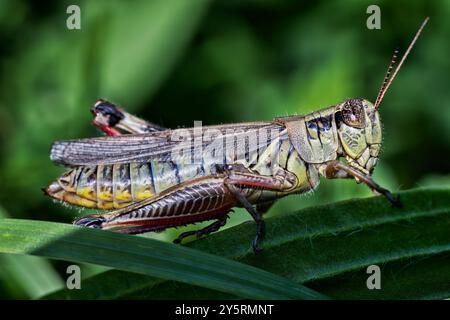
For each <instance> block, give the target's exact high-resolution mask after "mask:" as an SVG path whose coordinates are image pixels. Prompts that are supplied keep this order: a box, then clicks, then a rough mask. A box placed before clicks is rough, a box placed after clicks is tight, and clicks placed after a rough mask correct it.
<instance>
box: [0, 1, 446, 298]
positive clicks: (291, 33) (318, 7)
mask: <svg viewBox="0 0 450 320" xmlns="http://www.w3.org/2000/svg"><path fill="white" fill-rule="evenodd" d="M70 4H78V5H79V6H80V8H81V30H68V29H67V28H66V19H67V17H68V14H67V13H66V8H67V7H68V5H70ZM370 4H378V5H379V6H380V8H381V27H382V28H381V30H368V29H367V28H366V19H367V17H368V14H366V8H367V6H368V5H370ZM426 16H430V22H429V24H428V26H427V27H426V29H425V31H424V33H423V34H422V37H421V38H420V39H419V41H418V42H417V44H416V47H415V48H414V50H413V51H412V53H411V55H410V57H409V58H408V60H407V61H406V63H405V65H404V66H403V68H402V70H401V71H400V73H399V75H398V77H397V79H396V80H395V81H394V83H393V85H392V86H391V89H390V91H389V92H388V93H387V95H386V97H385V99H384V102H383V104H382V105H381V109H380V111H381V116H382V120H383V124H384V144H383V152H382V155H381V159H380V162H379V165H378V167H377V169H376V170H375V174H374V177H375V179H376V180H377V181H378V182H379V183H380V184H382V185H383V186H385V187H388V188H389V189H391V190H393V191H397V190H400V189H409V188H414V187H420V186H450V175H449V172H450V170H449V169H450V161H449V155H450V125H449V123H450V90H449V83H450V81H449V80H450V59H449V53H450V43H449V39H450V19H448V17H449V16H450V1H439V0H435V1H395V3H394V2H393V1H356V0H348V1H315V2H311V1H294V0H287V1H275V0H268V1H262V0H242V1H237V0H227V1H225V0H222V1H208V0H170V1H163V0H161V1H150V0H149V1H132V2H131V1H56V0H54V1H46V6H42V3H41V2H39V1H12V0H1V1H0V68H1V69H0V70H1V72H0V76H1V78H0V181H1V184H0V207H1V208H2V209H1V211H0V215H3V216H9V217H14V218H26V219H40V220H51V221H60V222H68V223H69V222H70V221H71V220H72V219H73V218H74V217H75V216H78V215H80V214H81V213H80V211H79V210H78V209H73V208H67V207H64V206H61V205H59V204H56V203H54V202H53V201H51V200H50V199H49V198H47V197H45V196H44V195H43V193H42V192H41V188H42V187H44V186H46V185H47V184H48V183H49V182H51V181H52V180H53V179H54V178H56V177H57V176H58V175H60V174H61V173H62V172H63V171H64V169H63V168H61V167H57V166H55V165H53V164H52V163H51V162H50V160H49V149H50V145H51V143H52V142H53V141H55V140H61V139H72V138H80V137H91V136H98V135H100V133H99V132H98V131H97V130H96V129H95V128H94V127H93V126H92V125H91V124H90V122H91V114H90V112H89V108H90V106H91V105H92V104H93V103H94V102H95V100H96V99H97V98H100V97H102V98H106V99H108V100H111V101H113V102H115V103H117V104H119V105H121V106H123V107H124V108H125V109H127V110H128V111H131V112H133V113H135V114H137V115H139V116H140V117H143V118H145V119H148V120H149V121H152V122H155V123H158V124H161V125H163V126H166V127H170V128H176V127H180V126H185V127H190V126H192V125H193V121H194V120H202V121H203V124H205V125H206V124H218V123H229V122H241V121H253V120H270V119H273V118H274V117H278V116H283V115H291V114H305V113H309V112H311V111H314V110H318V109H320V108H322V107H327V106H329V105H333V104H336V103H339V102H341V101H343V100H344V99H347V98H351V97H364V98H367V99H369V100H371V101H374V100H375V97H376V95H377V92H378V89H379V87H380V84H381V81H382V79H383V76H384V74H385V71H386V69H387V66H388V64H389V61H390V58H391V55H392V52H393V50H394V49H395V48H396V47H399V48H400V52H401V53H403V52H404V50H405V48H406V47H407V45H408V44H409V42H410V41H411V39H412V37H413V35H414V33H415V32H416V30H417V29H418V27H419V25H420V23H421V22H422V21H423V19H424V18H425V17H426ZM366 196H371V192H370V191H369V190H368V189H367V188H366V187H365V186H362V185H357V184H355V183H354V182H352V181H322V184H321V185H320V186H319V188H318V189H317V190H316V191H315V192H314V193H311V194H308V195H302V196H292V197H289V198H286V199H283V200H281V201H280V202H279V203H277V205H276V206H275V207H274V208H273V209H272V210H271V211H270V212H269V213H268V214H269V215H275V214H283V212H290V211H294V210H297V209H299V208H302V207H306V206H311V205H316V204H322V203H329V202H333V201H337V200H342V199H349V198H354V197H366ZM84 213H88V211H83V213H82V214H84ZM247 219H250V217H249V216H248V215H247V214H245V213H244V212H242V211H237V212H236V213H235V214H233V217H232V220H231V224H230V225H233V224H237V223H240V222H241V221H243V220H247ZM179 232H181V230H180V229H179V230H176V231H167V232H165V233H162V234H158V235H147V236H152V237H158V238H159V239H164V240H167V241H169V240H170V239H172V238H173V237H174V236H175V234H176V233H179ZM20 258H23V257H20ZM14 259H15V258H12V259H11V257H10V256H6V255H3V256H0V297H7V298H23V297H36V296H39V295H40V294H42V293H45V292H48V291H51V290H52V289H53V288H55V287H58V286H60V285H62V282H61V278H60V276H61V275H64V271H65V266H66V265H67V264H66V263H62V262H58V263H56V262H51V264H50V263H49V262H48V261H46V260H43V259H40V258H31V259H29V260H27V263H26V264H25V265H26V266H27V267H30V268H32V269H33V268H34V270H37V271H36V272H37V273H39V272H41V279H40V280H39V279H38V280H36V279H34V280H29V281H28V282H27V281H24V280H23V277H25V276H24V274H26V272H25V271H23V270H22V271H21V270H20V268H18V267H17V266H19V265H21V266H23V265H24V263H22V260H20V261H19V262H17V261H16V260H14ZM26 259H28V257H27V258H26ZM84 270H85V271H86V272H84V273H83V275H84V276H88V275H90V274H92V273H95V272H98V271H99V268H98V267H94V266H86V267H85V269H84ZM38 278H39V277H38ZM21 279H22V280H21ZM33 281H35V282H36V281H38V282H37V283H34V284H33Z"/></svg>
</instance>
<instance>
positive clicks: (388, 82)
mask: <svg viewBox="0 0 450 320" xmlns="http://www.w3.org/2000/svg"><path fill="white" fill-rule="evenodd" d="M429 19H430V18H429V17H426V18H425V20H424V21H423V22H422V25H421V26H420V28H419V30H417V33H416V35H415V36H414V38H413V40H412V41H411V43H410V44H409V47H408V49H406V51H405V53H404V54H403V57H402V59H401V60H400V62H399V64H398V65H397V67H396V68H395V70H394V73H393V74H392V76H390V74H391V71H392V68H393V67H394V65H395V62H396V59H397V54H398V50H395V52H394V55H393V57H392V60H391V63H390V65H389V68H388V71H387V72H386V76H385V77H384V80H383V83H382V84H381V88H380V91H379V92H378V96H377V99H376V100H375V110H378V108H379V107H380V104H381V101H382V100H383V97H384V95H385V94H386V92H387V90H388V89H389V87H390V86H391V84H392V81H393V80H394V78H395V76H396V75H397V72H398V71H399V70H400V67H401V66H402V64H403V62H405V60H406V57H407V56H408V55H409V53H410V51H411V49H412V48H413V47H414V44H415V43H416V41H417V39H418V38H419V36H420V34H421V33H422V30H423V28H424V27H425V25H426V24H427V22H428V20H429Z"/></svg>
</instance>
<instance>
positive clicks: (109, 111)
mask: <svg viewBox="0 0 450 320" xmlns="http://www.w3.org/2000/svg"><path fill="white" fill-rule="evenodd" d="M91 112H92V114H93V115H94V120H93V124H94V126H96V127H97V128H99V129H100V130H102V131H103V132H104V133H106V134H107V135H108V136H113V137H115V136H118V135H121V134H122V133H121V132H120V131H119V130H117V129H120V130H121V131H123V132H126V133H149V132H155V131H162V130H166V128H163V127H160V126H158V125H156V124H153V123H151V122H148V121H145V120H143V119H140V118H138V117H135V116H133V115H131V114H129V113H128V112H126V111H124V110H123V109H121V108H119V107H118V106H116V105H115V104H113V103H111V102H108V101H105V100H102V99H100V100H98V101H97V102H96V103H95V104H94V106H93V107H92V108H91Z"/></svg>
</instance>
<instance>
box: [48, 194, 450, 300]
mask: <svg viewBox="0 0 450 320" xmlns="http://www.w3.org/2000/svg"><path fill="white" fill-rule="evenodd" d="M400 196H401V199H402V202H403V205H404V206H403V208H401V209H397V208H392V207H391V206H390V205H389V204H388V203H387V201H386V200H385V199H383V198H381V197H371V198H367V199H357V200H351V201H344V202H338V203H334V204H330V205H326V206H318V207H313V208H306V209H303V210H301V211H299V212H297V213H293V214H285V215H279V216H276V217H272V218H268V219H267V220H266V222H267V238H266V239H267V240H266V241H265V242H264V251H263V253H262V254H261V255H259V256H254V255H253V253H252V252H251V251H250V250H249V241H250V240H251V239H252V237H253V236H254V228H255V227H254V224H253V223H244V224H241V225H239V226H236V227H233V228H231V229H227V230H224V231H221V232H218V233H215V234H213V235H210V236H209V237H207V238H204V239H201V240H199V241H195V242H192V243H190V244H189V246H192V247H194V248H196V249H200V250H202V251H205V252H214V253H216V254H218V255H220V256H226V257H229V258H232V259H235V260H238V261H240V262H244V263H246V264H250V265H254V266H258V267H260V268H263V269H265V270H267V271H270V272H273V273H276V274H279V275H282V276H285V277H286V278H289V279H292V280H294V281H295V282H298V283H304V282H308V284H310V285H311V286H313V287H314V288H317V289H321V288H324V290H325V292H328V293H329V295H331V296H333V297H339V298H341V297H346V298H349V297H353V298H367V297H372V298H380V297H382V296H383V294H384V296H385V297H389V298H402V297H411V298H425V297H430V296H433V297H446V296H448V295H450V282H448V281H446V279H447V278H446V275H445V274H443V273H440V272H439V271H437V270H438V269H436V268H437V264H430V265H429V267H430V268H428V266H426V265H425V263H424V264H418V263H417V264H414V265H415V266H416V267H415V268H416V269H417V270H416V271H414V272H415V274H416V275H417V274H419V273H420V272H422V274H423V276H422V277H421V278H417V279H415V280H414V281H412V280H411V281H410V282H408V280H407V279H411V277H413V276H409V275H408V272H405V271H404V270H412V269H411V268H410V267H408V268H406V269H405V268H403V267H402V266H404V265H409V264H410V262H411V261H416V260H417V259H419V260H420V259H422V258H423V257H427V259H426V260H427V261H434V259H435V258H434V256H440V255H445V254H446V253H447V254H448V253H449V252H450V233H449V232H448V230H449V228H450V190H449V189H417V190H409V191H405V192H401V193H400ZM439 261H444V260H442V259H440V260H439ZM371 264H378V265H380V266H385V267H386V270H393V271H392V272H391V271H389V272H390V273H389V274H392V273H394V274H395V275H396V276H395V277H391V278H390V279H391V281H389V280H388V279H389V277H388V276H387V275H386V276H384V274H383V279H385V281H383V289H384V290H381V292H376V290H370V292H369V290H367V287H366V286H365V280H364V281H362V280H361V279H367V276H368V275H367V274H366V267H367V266H369V265H371ZM390 265H392V267H390ZM435 270H436V271H435ZM354 273H356V274H358V277H356V276H355V277H353V278H352V281H353V282H351V281H349V280H348V279H347V282H345V283H346V286H348V290H347V291H346V289H345V288H344V287H346V286H342V283H343V282H341V283H340V285H341V286H342V288H336V287H333V286H332V285H331V284H330V285H329V284H328V283H334V284H335V285H336V286H338V283H339V282H338V281H334V279H339V277H341V276H342V277H344V276H345V275H346V274H354ZM411 274H412V273H411ZM128 275H129V274H128ZM128 275H127V274H125V273H123V272H120V271H117V270H112V271H109V272H106V273H103V274H100V275H97V276H96V277H92V278H90V279H86V280H85V282H84V284H85V290H83V291H82V292H81V291H80V292H69V291H67V290H66V291H61V292H57V293H55V294H53V295H51V296H50V297H52V298H158V297H159V298H163V297H166V298H177V297H178V298H181V297H182V296H183V295H184V296H186V295H187V294H190V297H191V298H194V297H193V296H192V292H195V297H197V298H205V297H209V298H211V297H223V295H222V294H220V293H215V294H214V293H212V292H211V290H205V289H203V288H198V287H195V288H193V287H192V286H187V285H183V284H175V283H171V282H167V281H166V282H155V281H154V279H149V278H147V277H144V276H139V275H134V276H132V277H129V276H128ZM313 280H316V281H313ZM311 281H312V282H311ZM333 281H334V282H333ZM400 283H402V285H401V286H400V287H399V288H398V287H397V286H398V285H399V284H400ZM406 283H410V285H409V286H406ZM441 284H442V285H441ZM108 286H114V288H115V290H110V288H109V287H108ZM352 287H353V288H358V290H356V289H355V290H353V291H352V290H351V288H352ZM414 287H415V289H416V290H415V291H414V290H413V289H412V288H414ZM425 288H426V289H425ZM194 289H195V290H194ZM334 294H336V296H335V295H334Z"/></svg>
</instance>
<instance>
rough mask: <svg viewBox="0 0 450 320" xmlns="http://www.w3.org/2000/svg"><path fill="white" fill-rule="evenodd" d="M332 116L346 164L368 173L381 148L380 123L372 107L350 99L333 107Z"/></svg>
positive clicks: (360, 100) (369, 104)
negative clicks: (334, 109)
mask: <svg viewBox="0 0 450 320" xmlns="http://www.w3.org/2000/svg"><path fill="white" fill-rule="evenodd" d="M334 116H335V120H336V126H337V129H338V136H339V140H340V142H341V146H342V153H343V155H344V156H345V158H346V159H347V161H348V163H349V164H350V165H352V166H354V167H356V168H358V169H360V170H363V171H366V172H367V173H371V172H372V171H373V169H374V167H375V165H376V163H377V161H378V153H379V151H380V146H381V123H380V118H379V115H378V111H377V110H376V109H375V106H374V105H373V104H372V103H371V102H369V101H367V100H365V99H349V100H346V101H344V102H343V103H341V104H339V105H338V106H337V107H336V111H335V114H334Z"/></svg>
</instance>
